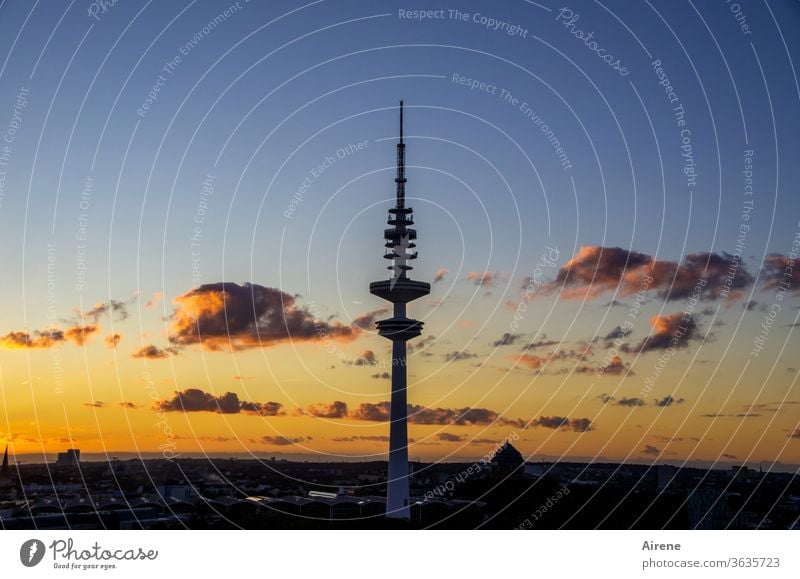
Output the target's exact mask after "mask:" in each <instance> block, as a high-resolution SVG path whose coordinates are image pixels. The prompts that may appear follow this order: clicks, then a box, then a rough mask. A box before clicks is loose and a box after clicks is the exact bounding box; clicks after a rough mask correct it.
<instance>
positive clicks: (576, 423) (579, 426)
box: [531, 416, 594, 432]
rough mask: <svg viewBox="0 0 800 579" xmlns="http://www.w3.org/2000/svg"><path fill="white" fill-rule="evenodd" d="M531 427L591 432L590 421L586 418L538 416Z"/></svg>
mask: <svg viewBox="0 0 800 579" xmlns="http://www.w3.org/2000/svg"><path fill="white" fill-rule="evenodd" d="M531 425H532V426H541V427H542V428H552V429H561V430H572V431H573V432H589V431H590V430H593V429H594V427H593V426H592V421H591V420H590V419H588V418H572V419H570V418H567V417H565V416H540V417H539V418H537V419H535V420H534V421H532V423H531Z"/></svg>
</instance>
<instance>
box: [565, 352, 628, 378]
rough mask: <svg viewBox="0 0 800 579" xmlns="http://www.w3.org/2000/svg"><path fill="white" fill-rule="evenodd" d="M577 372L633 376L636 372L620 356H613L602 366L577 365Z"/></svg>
mask: <svg viewBox="0 0 800 579" xmlns="http://www.w3.org/2000/svg"><path fill="white" fill-rule="evenodd" d="M575 372H577V373H578V374H592V373H594V374H595V375H596V376H621V375H625V376H633V374H634V372H633V370H631V369H630V366H629V365H628V364H626V363H624V362H623V361H622V358H620V357H619V356H612V357H611V359H610V360H609V361H608V363H607V364H605V365H600V366H594V367H592V366H576V367H575Z"/></svg>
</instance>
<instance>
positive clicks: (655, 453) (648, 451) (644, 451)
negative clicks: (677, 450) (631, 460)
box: [642, 444, 661, 456]
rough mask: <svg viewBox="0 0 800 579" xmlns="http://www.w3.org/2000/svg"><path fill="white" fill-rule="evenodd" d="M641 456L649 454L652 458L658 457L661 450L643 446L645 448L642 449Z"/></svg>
mask: <svg viewBox="0 0 800 579" xmlns="http://www.w3.org/2000/svg"><path fill="white" fill-rule="evenodd" d="M642 454H650V455H652V456H658V455H660V454H661V449H660V448H658V447H656V446H653V445H651V444H648V445H645V447H644V448H643V449H642Z"/></svg>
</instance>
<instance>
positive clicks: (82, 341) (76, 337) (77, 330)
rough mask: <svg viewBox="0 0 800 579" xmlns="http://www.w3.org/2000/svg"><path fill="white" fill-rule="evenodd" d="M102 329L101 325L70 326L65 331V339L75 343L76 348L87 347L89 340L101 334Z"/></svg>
mask: <svg viewBox="0 0 800 579" xmlns="http://www.w3.org/2000/svg"><path fill="white" fill-rule="evenodd" d="M100 329H101V328H100V324H84V325H77V326H70V327H69V328H67V329H66V330H65V331H64V338H66V339H67V340H69V341H71V342H73V343H74V344H75V345H76V346H85V345H86V342H87V341H88V340H89V338H90V337H92V336H93V335H94V334H96V333H97V332H99V331H100Z"/></svg>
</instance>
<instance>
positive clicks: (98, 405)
mask: <svg viewBox="0 0 800 579" xmlns="http://www.w3.org/2000/svg"><path fill="white" fill-rule="evenodd" d="M83 406H87V407H89V408H105V406H106V403H105V402H101V401H100V400H95V401H94V402H84V403H83Z"/></svg>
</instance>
